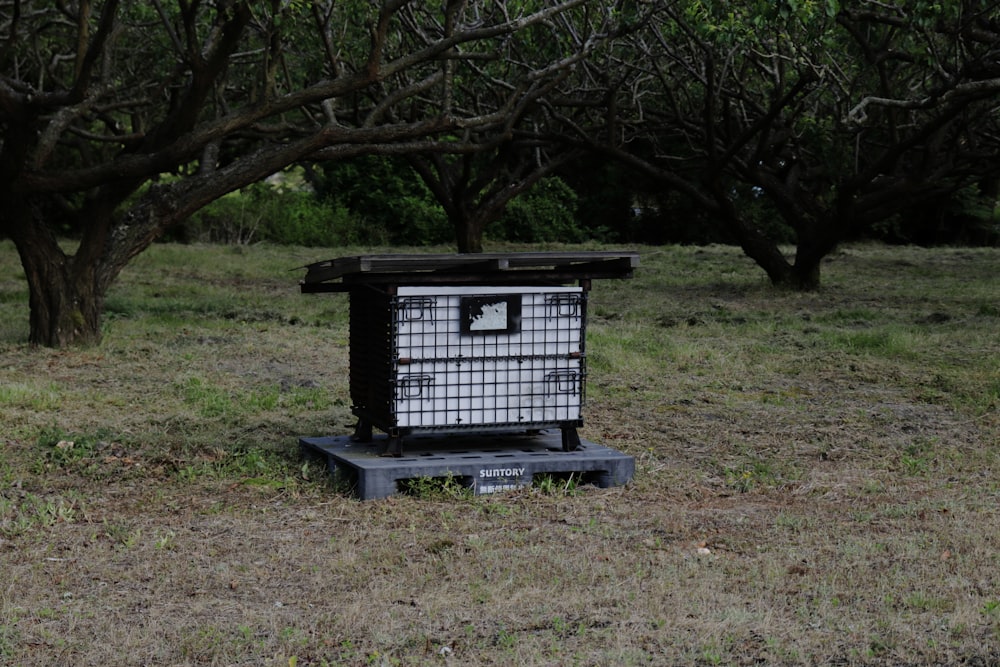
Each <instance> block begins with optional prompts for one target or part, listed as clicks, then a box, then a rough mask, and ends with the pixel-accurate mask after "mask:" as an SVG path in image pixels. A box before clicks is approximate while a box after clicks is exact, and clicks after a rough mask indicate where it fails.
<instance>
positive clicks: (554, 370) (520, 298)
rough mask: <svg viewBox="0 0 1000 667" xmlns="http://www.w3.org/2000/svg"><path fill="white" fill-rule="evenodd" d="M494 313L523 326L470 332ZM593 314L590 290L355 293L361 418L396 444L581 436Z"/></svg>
mask: <svg viewBox="0 0 1000 667" xmlns="http://www.w3.org/2000/svg"><path fill="white" fill-rule="evenodd" d="M473 301H474V303H472V302H473ZM470 303H471V306H470ZM484 304H485V307H486V308H489V307H490V306H489V304H499V305H501V306H503V305H508V306H509V310H510V311H511V312H514V313H515V314H516V317H504V318H500V319H499V320H495V321H493V322H492V324H489V325H488V326H485V327H480V328H479V329H475V327H474V326H473V327H472V328H473V329H474V330H472V331H470V323H469V322H467V321H464V320H463V317H468V316H469V313H472V315H477V313H478V311H477V310H476V309H477V308H482V307H484ZM586 306H587V292H586V291H585V290H584V289H582V288H581V287H538V286H534V287H524V286H521V287H496V286H490V287H482V286H480V287H470V286H462V287H442V286H435V287H399V288H395V289H391V290H385V291H383V290H378V289H368V290H364V292H363V293H361V294H359V295H357V296H355V294H354V293H353V292H352V294H351V321H352V329H351V341H350V344H351V398H352V402H353V403H354V406H353V410H354V412H355V415H356V416H358V417H359V419H361V420H363V421H365V422H367V423H368V424H371V425H374V426H376V427H378V428H380V429H381V430H383V431H385V432H386V433H389V434H390V435H401V434H404V433H411V432H418V431H419V432H428V431H430V432H438V431H442V432H443V431H454V430H470V429H471V430H496V429H511V430H514V429H517V430H523V429H541V428H546V427H551V426H558V427H561V428H570V427H576V426H580V425H582V415H581V410H582V406H583V402H584V397H585V378H586V355H585V349H584V345H585V339H586V330H585V326H586ZM478 314H480V315H481V313H478ZM507 315H510V313H507ZM373 374H374V376H373Z"/></svg>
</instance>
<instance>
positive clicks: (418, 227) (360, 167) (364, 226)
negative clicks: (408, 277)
mask: <svg viewBox="0 0 1000 667" xmlns="http://www.w3.org/2000/svg"><path fill="white" fill-rule="evenodd" d="M308 176H309V181H310V183H311V184H312V186H313V188H314V189H315V191H316V195H317V196H318V198H319V199H320V200H321V201H323V202H324V203H325V204H326V205H327V206H331V207H333V208H334V209H336V210H340V211H344V212H345V213H346V215H347V216H348V218H349V224H348V226H347V227H346V228H343V229H341V230H340V238H341V240H342V242H345V243H351V244H368V245H370V244H380V243H381V244H397V245H427V244H438V243H447V242H450V241H452V240H453V239H454V234H453V232H452V230H451V228H450V227H449V225H448V222H447V219H446V217H445V215H444V212H443V211H442V210H441V207H440V206H439V205H438V204H437V202H436V201H435V200H434V197H433V195H432V194H431V193H430V191H428V190H427V187H426V186H425V185H424V183H423V181H422V180H421V179H420V177H419V176H417V174H416V173H414V171H413V170H412V169H411V168H410V167H409V165H407V164H406V162H404V161H403V160H400V159H395V158H392V157H387V156H380V155H369V156H364V157H360V158H355V159H352V160H343V161H338V162H328V163H324V164H323V165H322V167H320V168H317V169H313V170H311V171H310V172H309V174H308Z"/></svg>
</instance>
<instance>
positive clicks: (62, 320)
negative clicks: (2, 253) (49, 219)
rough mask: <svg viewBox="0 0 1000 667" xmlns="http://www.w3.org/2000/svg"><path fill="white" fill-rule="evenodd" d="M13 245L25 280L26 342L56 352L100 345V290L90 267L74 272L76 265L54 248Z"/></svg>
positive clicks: (18, 243) (102, 306)
mask: <svg viewBox="0 0 1000 667" xmlns="http://www.w3.org/2000/svg"><path fill="white" fill-rule="evenodd" d="M15 242H16V244H17V249H18V253H19V254H20V256H21V264H22V266H23V267H24V271H25V275H26V277H27V279H28V304H29V308H30V318H29V319H30V323H31V330H30V334H29V342H31V343H32V344H34V345H44V346H46V347H59V348H61V347H66V346H69V345H96V344H98V343H100V342H101V313H102V312H103V310H104V290H103V289H101V288H99V286H98V284H97V281H96V280H94V278H93V275H94V272H93V267H85V268H84V270H83V271H82V272H81V271H78V270H76V267H77V266H79V264H80V263H79V262H76V261H75V260H74V258H72V257H68V256H66V255H65V254H64V253H63V252H62V251H61V250H60V249H59V248H58V246H54V247H52V246H49V245H48V244H45V245H39V244H32V243H21V242H17V241H15Z"/></svg>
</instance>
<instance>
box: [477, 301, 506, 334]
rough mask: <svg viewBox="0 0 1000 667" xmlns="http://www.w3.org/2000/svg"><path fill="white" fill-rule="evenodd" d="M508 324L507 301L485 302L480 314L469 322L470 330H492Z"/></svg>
mask: <svg viewBox="0 0 1000 667" xmlns="http://www.w3.org/2000/svg"><path fill="white" fill-rule="evenodd" d="M506 326H507V302H506V301H500V302H499V303H489V304H483V306H482V311H481V313H480V314H479V315H476V316H473V318H472V321H471V322H469V330H470V331H490V330H493V329H503V328H505V327H506Z"/></svg>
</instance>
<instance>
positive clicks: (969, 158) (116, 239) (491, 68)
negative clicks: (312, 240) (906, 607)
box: [0, 0, 1000, 346]
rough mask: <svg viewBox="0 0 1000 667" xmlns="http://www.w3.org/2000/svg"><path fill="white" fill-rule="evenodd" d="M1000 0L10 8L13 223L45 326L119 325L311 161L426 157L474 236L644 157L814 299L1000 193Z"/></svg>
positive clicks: (781, 279)
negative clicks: (247, 190) (114, 304)
mask: <svg viewBox="0 0 1000 667" xmlns="http://www.w3.org/2000/svg"><path fill="white" fill-rule="evenodd" d="M997 6H998V4H997V3H996V2H990V1H988V0H956V2H951V3H942V2H936V1H933V0H892V1H890V2H883V1H878V2H876V1H875V0H822V1H819V0H778V1H773V0H739V1H738V2H720V1H719V0H651V1H648V2H635V1H634V0H618V1H617V2H612V3H606V2H604V3H601V2H596V1H595V0H519V1H518V2H506V3H477V2H470V1H468V0H445V1H444V2H442V3H422V2H416V1H415V0H383V1H382V2H378V3H373V2H364V1H361V0H343V1H341V2H334V1H333V0H312V1H309V2H306V1H304V0H267V1H264V2H249V1H240V0H219V1H216V2H204V1H203V0H176V1H174V2H170V1H167V0H151V2H149V3H125V2H121V0H77V1H75V2H70V1H65V0H59V1H58V2H55V3H51V2H43V1H41V0H0V201H2V202H3V204H4V205H3V207H2V208H0V234H2V235H5V236H8V237H10V238H11V239H13V241H14V243H15V245H16V247H17V250H18V252H19V255H20V258H21V262H22V264H23V266H24V268H25V274H26V276H27V281H28V285H29V301H30V320H31V334H30V336H31V340H32V342H34V343H39V344H44V345H53V346H61V345H67V344H72V343H92V342H96V341H98V340H99V338H100V317H101V313H102V310H103V300H104V294H105V293H106V291H107V289H108V287H109V286H110V285H111V284H112V283H113V281H114V280H115V279H116V277H117V276H118V274H119V273H120V271H121V270H122V268H124V267H125V266H126V265H127V263H128V262H129V261H130V260H131V259H132V258H133V257H134V256H135V255H137V254H138V253H140V252H142V251H143V250H144V249H145V248H146V247H148V245H149V244H150V243H152V242H153V241H154V240H156V239H157V238H159V237H161V236H162V235H163V234H164V233H166V232H168V231H169V230H171V229H172V228H174V227H176V226H177V225H179V224H181V223H182V222H183V221H185V220H186V219H188V218H189V217H190V216H191V215H192V214H193V213H195V212H197V211H198V210H199V209H201V208H202V207H204V206H206V205H207V204H209V203H211V202H213V201H215V200H217V199H218V198H220V197H222V196H223V195H225V194H227V193H229V192H233V191H235V190H237V189H240V188H242V187H245V186H248V185H250V184H253V183H256V182H258V181H260V180H262V179H264V178H266V177H267V176H269V175H271V174H273V173H275V172H277V171H279V170H282V169H284V168H286V167H288V166H290V165H293V164H299V163H309V162H321V161H331V160H342V159H344V158H350V157H358V156H372V155H379V156H383V157H386V156H401V157H405V158H406V160H407V162H408V163H409V164H410V165H411V166H412V167H413V169H415V170H416V172H417V173H419V174H420V175H421V177H422V178H423V180H424V182H425V184H426V192H429V193H431V194H433V196H434V197H435V198H436V199H437V201H438V202H439V203H440V205H441V206H442V209H443V210H444V211H445V212H446V214H447V216H448V218H449V222H450V223H451V224H452V226H453V228H454V230H455V234H456V239H457V240H458V241H459V247H460V249H462V250H472V251H474V250H477V249H478V248H479V247H480V244H481V238H482V234H483V230H484V229H486V228H487V227H488V225H489V224H490V223H491V221H494V220H496V219H497V218H498V216H499V215H500V214H501V213H502V212H503V210H504V209H505V207H506V206H507V204H508V202H510V201H511V199H512V198H513V197H514V196H516V195H518V194H519V193H522V192H529V191H531V188H532V186H533V185H536V184H538V183H539V182H541V181H542V179H544V178H545V177H547V176H549V175H551V174H553V173H556V172H557V171H558V170H559V169H560V168H561V169H563V171H564V173H565V170H566V169H567V165H581V164H588V165H591V168H592V169H593V170H594V173H593V175H590V182H591V188H590V189H591V190H592V191H591V192H587V193H582V194H583V195H585V199H586V198H587V197H596V196H598V194H599V193H598V192H597V191H598V190H600V191H601V194H600V195H599V196H600V197H603V198H604V199H606V200H608V201H613V202H614V205H615V206H616V207H618V208H622V207H623V202H625V200H624V199H623V198H622V197H621V196H613V197H611V196H608V194H606V193H605V188H598V187H594V184H593V183H592V181H593V179H594V178H595V177H597V176H596V175H597V174H608V175H609V176H608V178H611V179H613V180H618V179H621V181H620V182H626V181H627V180H628V179H629V178H633V176H630V175H635V174H638V175H641V176H642V178H643V179H644V182H646V183H652V184H653V188H654V189H655V190H656V191H657V192H656V195H657V197H658V198H659V199H660V201H669V202H679V201H680V200H682V199H683V200H684V202H685V209H684V210H686V211H689V212H690V214H691V215H692V217H695V218H696V219H698V220H706V221H709V220H710V221H714V222H715V223H717V224H719V225H721V226H722V227H723V228H724V229H725V230H726V233H727V234H728V235H729V237H730V238H733V239H735V240H737V241H738V242H739V243H740V244H741V245H742V246H743V248H744V250H745V251H746V253H747V254H748V255H749V256H750V257H752V258H753V259H754V260H755V261H756V262H757V263H758V264H759V265H760V266H761V267H762V268H763V269H764V271H766V273H767V275H768V276H769V277H770V278H771V280H772V281H773V282H774V283H776V284H781V285H790V286H794V287H797V288H805V289H811V288H815V287H817V286H818V285H819V281H820V275H819V267H820V261H821V260H822V259H823V257H824V256H826V255H827V254H828V253H829V252H830V251H831V250H832V249H833V248H834V247H835V246H836V244H837V243H838V242H840V241H841V240H843V239H845V238H849V237H851V236H852V235H855V234H857V233H858V232H859V231H861V230H864V229H866V228H870V227H871V226H872V225H875V224H886V223H887V221H888V222H894V221H895V222H898V221H900V220H904V221H905V220H907V219H909V218H913V219H916V218H919V217H921V216H926V215H927V211H933V210H935V209H940V208H941V207H943V206H946V205H949V203H950V202H954V201H956V199H960V198H961V197H969V196H975V194H976V193H978V192H983V193H987V194H990V195H991V196H992V197H993V199H994V200H995V199H996V194H997V190H998V184H1000V20H998V18H997V17H998V15H1000V14H998V11H997ZM612 163H613V164H614V165H615V166H614V167H610V166H609V165H610V164H612ZM573 176H575V177H573ZM569 180H571V181H574V182H576V183H577V184H578V185H579V184H584V183H587V182H589V181H588V180H587V178H584V177H582V176H581V175H580V174H576V175H572V174H571V178H570V179H569ZM582 187H586V186H582ZM625 187H628V188H630V190H631V189H634V185H633V184H627V185H626V186H625ZM589 201H593V200H592V199H590V200H589ZM678 210H680V209H678ZM588 226H593V225H592V224H591V223H588ZM613 227H616V228H623V227H624V225H622V224H619V223H617V222H616V223H614V225H613ZM67 229H72V230H74V231H75V232H76V233H77V234H78V236H79V243H78V245H75V247H74V250H73V251H72V252H69V251H67V250H65V249H64V247H63V246H62V245H61V244H60V238H59V235H60V233H61V232H63V231H65V230H67ZM787 240H791V241H792V242H793V243H794V245H795V253H794V256H793V257H789V256H787V255H786V252H785V251H784V250H783V249H782V247H781V246H780V244H781V243H782V242H784V241H787Z"/></svg>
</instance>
